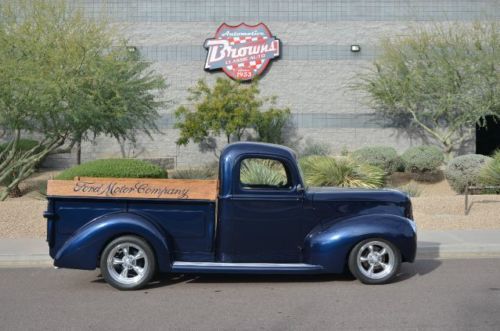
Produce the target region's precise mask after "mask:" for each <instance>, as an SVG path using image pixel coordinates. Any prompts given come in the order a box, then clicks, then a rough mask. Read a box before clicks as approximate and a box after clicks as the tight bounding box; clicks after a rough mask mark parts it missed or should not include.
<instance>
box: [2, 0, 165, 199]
mask: <svg viewBox="0 0 500 331" xmlns="http://www.w3.org/2000/svg"><path fill="white" fill-rule="evenodd" d="M77 7H78V6H77ZM115 32H117V29H110V28H109V26H108V25H107V24H106V22H104V21H99V20H98V19H89V18H87V17H86V15H85V14H84V13H83V11H82V10H80V9H78V8H76V7H75V6H72V5H71V3H70V1H65V0H53V1H46V0H30V1H27V0H22V1H2V2H1V4H0V59H1V61H0V127H1V128H2V130H4V131H5V132H6V133H7V134H6V135H5V136H4V138H5V139H8V144H7V147H6V149H5V150H4V151H3V152H2V153H0V154H1V155H3V156H4V157H3V158H1V159H2V160H0V182H2V181H3V180H4V179H5V178H7V177H11V176H12V175H13V174H15V178H14V179H13V180H12V182H11V183H10V184H9V185H8V186H6V187H5V188H3V189H2V190H0V200H4V199H5V198H6V197H7V196H8V195H9V193H10V192H11V191H12V190H13V189H15V187H17V185H19V183H20V182H22V181H23V180H25V179H27V178H28V177H29V176H30V175H31V174H32V173H33V172H34V171H35V167H36V165H37V164H38V163H40V162H41V160H42V159H43V158H44V157H46V156H47V155H48V154H50V153H53V152H55V151H56V150H60V148H61V147H62V146H65V148H64V149H65V150H70V149H71V148H72V147H74V146H79V145H80V143H81V142H82V141H86V140H92V139H94V138H95V137H96V136H99V135H106V136H109V137H114V138H116V139H119V138H120V139H122V140H123V139H127V140H129V141H135V138H136V136H137V134H139V133H141V132H144V133H146V134H148V135H150V134H151V133H154V132H159V130H158V129H157V126H156V121H157V119H158V117H159V113H158V109H160V108H161V107H163V105H164V102H162V101H160V100H159V98H158V97H161V93H160V92H161V90H162V89H163V88H164V87H165V82H164V78H163V76H162V75H159V74H157V73H154V72H153V71H152V69H151V63H149V62H148V61H143V60H142V59H141V58H140V54H139V53H138V52H130V51H129V50H128V49H127V47H126V44H127V40H125V39H124V38H122V37H121V36H119V35H118V34H116V33H115ZM26 134H29V135H31V134H33V135H36V136H38V137H40V139H39V142H38V145H37V146H36V148H32V149H30V150H29V151H27V152H25V153H22V154H17V153H16V146H18V142H19V140H20V139H21V138H22V137H24V135H26ZM77 150H79V149H78V148H77Z"/></svg>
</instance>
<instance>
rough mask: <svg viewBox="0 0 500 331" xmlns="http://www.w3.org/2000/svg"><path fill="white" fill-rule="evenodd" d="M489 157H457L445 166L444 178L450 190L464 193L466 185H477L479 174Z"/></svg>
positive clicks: (474, 155) (471, 155)
mask: <svg viewBox="0 0 500 331" xmlns="http://www.w3.org/2000/svg"><path fill="white" fill-rule="evenodd" d="M489 160H491V158H490V157H487V156H484V155H479V154H467V155H462V156H457V157H456V158H454V159H453V160H451V161H450V162H449V163H448V165H447V166H446V170H445V177H446V179H447V180H448V183H449V184H450V186H451V188H452V189H453V190H454V191H455V192H457V193H464V192H465V187H466V186H467V185H469V186H471V185H477V184H479V182H480V181H479V174H480V172H481V168H483V167H484V165H485V164H486V163H488V161H489Z"/></svg>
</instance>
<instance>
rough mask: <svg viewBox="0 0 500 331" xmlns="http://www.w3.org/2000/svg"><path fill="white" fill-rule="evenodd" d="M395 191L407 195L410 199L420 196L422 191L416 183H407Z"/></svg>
mask: <svg viewBox="0 0 500 331" xmlns="http://www.w3.org/2000/svg"><path fill="white" fill-rule="evenodd" d="M397 189H398V190H400V191H402V192H404V193H406V194H408V196H409V197H411V198H415V197H419V196H420V194H422V189H421V188H420V186H418V184H416V183H408V184H406V185H403V186H400V187H398V188H397Z"/></svg>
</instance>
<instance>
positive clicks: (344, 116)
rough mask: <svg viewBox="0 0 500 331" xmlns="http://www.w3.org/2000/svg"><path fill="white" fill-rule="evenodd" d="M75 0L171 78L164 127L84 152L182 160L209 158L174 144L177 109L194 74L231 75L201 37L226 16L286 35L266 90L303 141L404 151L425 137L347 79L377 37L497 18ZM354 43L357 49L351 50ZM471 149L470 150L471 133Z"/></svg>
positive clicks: (392, 7)
mask: <svg viewBox="0 0 500 331" xmlns="http://www.w3.org/2000/svg"><path fill="white" fill-rule="evenodd" d="M73 5H74V6H75V7H80V8H82V9H83V10H84V11H85V13H86V14H87V15H88V16H90V17H95V18H99V17H104V18H105V19H107V20H108V21H110V22H111V23H112V24H113V25H114V26H115V27H118V28H119V29H120V30H121V31H122V32H123V34H124V36H125V37H127V38H128V39H129V44H130V45H133V46H135V47H136V49H137V50H138V51H139V52H140V54H141V56H143V57H144V58H145V59H146V60H148V61H152V62H153V68H154V70H156V71H158V72H159V73H161V74H162V75H164V76H165V78H166V81H167V84H168V88H167V89H166V90H165V92H164V96H163V97H164V98H165V99H166V100H168V106H167V107H166V108H165V109H163V110H162V119H161V121H160V123H159V127H160V129H161V130H162V132H163V134H161V135H160V134H158V135H154V140H150V139H149V138H147V137H140V139H139V141H138V144H137V145H136V146H130V145H128V144H125V145H124V146H120V145H119V144H118V143H117V142H116V141H114V140H112V139H107V138H98V139H97V140H96V141H95V142H94V143H92V144H91V143H86V144H84V146H83V154H82V157H83V161H86V160H90V159H95V158H104V157H118V156H121V155H126V156H129V157H139V158H170V159H171V161H169V162H170V163H171V164H174V165H177V166H179V167H184V166H189V165H194V164H199V163H202V162H206V161H211V160H212V155H211V154H203V153H201V152H200V151H199V148H198V146H197V145H194V144H190V145H189V146H186V147H177V146H176V144H175V140H176V139H177V135H178V132H177V130H175V129H173V124H174V117H173V112H174V110H175V109H176V108H177V107H178V106H180V105H182V104H186V103H187V100H186V97H187V95H188V91H187V89H188V88H189V87H192V86H193V85H194V84H195V83H196V82H197V80H199V79H200V78H204V79H206V80H207V81H208V82H212V81H214V80H215V78H216V77H219V76H225V74H224V73H222V72H206V71H205V70H204V62H205V58H206V55H207V50H206V49H205V48H204V47H203V44H204V41H205V40H206V39H208V38H213V37H214V35H215V31H216V30H217V28H218V27H219V26H220V25H221V24H222V23H227V24H231V25H236V24H239V23H242V22H244V23H247V24H257V23H259V22H263V23H265V24H266V25H267V26H268V27H269V29H270V30H271V32H272V34H273V35H274V36H276V37H277V38H279V39H280V40H281V56H280V58H279V59H278V60H275V61H273V62H272V63H271V64H270V66H269V67H268V68H267V70H266V72H265V74H264V76H263V77H262V79H261V82H260V86H261V93H262V95H268V96H270V95H274V96H277V98H278V99H277V100H278V104H279V105H280V106H287V107H289V108H290V110H291V112H292V118H293V123H294V125H295V127H296V130H295V135H296V136H297V139H298V141H299V142H300V143H302V144H303V143H304V142H305V141H306V140H309V141H314V142H317V143H324V144H328V145H329V146H330V148H331V150H332V152H339V151H340V150H342V149H345V148H347V149H348V150H354V149H356V148H359V147H362V146H366V145H375V144H381V145H387V146H393V147H395V148H396V149H397V150H399V151H403V150H404V149H406V148H407V147H408V146H410V145H418V144H421V143H422V140H421V138H419V137H416V136H412V135H411V134H410V133H409V132H406V131H405V130H404V129H401V128H397V127H387V126H386V125H384V124H381V123H380V122H378V121H375V120H374V118H373V112H372V110H371V109H370V108H369V106H367V103H366V98H365V96H363V94H362V93H360V92H357V91H356V90H354V89H352V88H351V85H352V83H353V82H354V81H355V80H356V79H357V78H359V77H360V76H361V75H363V73H366V70H369V69H370V67H371V65H372V63H373V60H374V59H375V57H376V56H377V53H378V52H379V49H378V43H379V41H380V39H381V38H382V37H390V36H399V35H405V34H409V33H411V31H412V27H413V26H415V25H429V24H433V23H435V22H449V21H459V22H466V23H467V22H472V21H474V20H481V19H483V18H484V17H488V18H489V19H491V18H493V19H499V18H500V2H499V1H498V0H473V1H465V0H415V1H401V0H359V1H352V0H338V1H333V0H332V1H328V0H305V1H300V0H255V1H244V0H238V1H224V0H165V1H160V0H122V1H119V0H113V1H105V0H102V1H101V0H85V1H74V3H73ZM351 45H359V46H360V48H361V51H360V52H352V51H351ZM220 144H223V142H222V140H221V142H220ZM466 148H468V149H469V150H471V151H474V149H475V145H474V137H471V141H470V145H469V146H468V147H467V146H466Z"/></svg>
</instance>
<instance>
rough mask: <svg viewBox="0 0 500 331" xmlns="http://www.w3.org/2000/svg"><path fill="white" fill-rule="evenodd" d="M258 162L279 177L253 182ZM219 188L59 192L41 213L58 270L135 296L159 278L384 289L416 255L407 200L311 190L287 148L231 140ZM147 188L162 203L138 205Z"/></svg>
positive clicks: (395, 194) (87, 183) (83, 185)
mask: <svg viewBox="0 0 500 331" xmlns="http://www.w3.org/2000/svg"><path fill="white" fill-rule="evenodd" d="M255 163H260V164H261V165H268V166H269V167H272V169H273V171H275V173H278V177H279V178H278V180H274V181H265V180H262V178H261V177H259V176H255V175H254V176H252V174H251V173H249V171H248V170H249V168H250V167H251V166H252V164H255ZM75 181H76V179H75ZM164 181H165V183H167V184H168V183H170V182H169V181H173V180H170V179H166V180H164ZM178 181H179V180H178ZM56 182H57V181H56ZM213 182H214V183H215V186H216V194H214V198H207V199H204V198H190V197H189V195H188V193H187V192H188V191H189V190H186V191H182V190H181V189H178V190H177V189H173V188H171V187H170V188H168V185H167V184H165V185H166V186H165V187H164V188H163V189H158V188H153V187H152V186H147V185H146V184H140V183H139V179H138V180H137V183H136V184H134V185H132V186H130V187H128V188H127V187H125V186H120V187H119V186H117V185H115V184H110V185H111V186H109V185H108V186H106V187H107V188H106V192H105V193H103V192H104V191H103V185H102V184H101V185H100V186H95V185H94V186H92V184H95V183H94V182H93V181H92V179H79V181H76V182H75V183H76V184H75V185H74V189H73V190H72V191H71V192H72V194H71V195H64V194H60V193H57V190H56V189H55V188H53V189H52V193H50V192H49V196H48V208H47V211H46V212H45V214H44V216H45V217H46V218H47V241H48V243H49V247H50V256H51V257H52V258H53V259H54V265H55V266H56V267H60V268H74V269H85V270H92V269H96V268H100V269H101V274H102V275H103V277H104V279H105V280H106V281H107V282H108V283H109V284H110V285H112V286H114V287H116V288H118V289H121V290H132V289H138V288H141V287H143V286H144V285H146V284H147V283H148V282H149V281H150V280H151V279H152V277H153V276H154V275H155V273H157V272H160V273H248V274H250V273H259V274H320V273H332V274H333V273H344V272H348V271H350V272H351V273H352V274H353V275H354V276H355V277H357V278H358V279H359V280H360V281H361V282H363V283H366V284H382V283H386V282H389V281H390V280H392V279H393V278H394V277H395V276H396V275H397V273H398V269H399V267H400V265H401V263H402V262H413V261H414V259H415V255H416V249H417V239H416V227H415V223H414V220H413V216H412V207H411V202H410V199H409V198H408V197H407V196H406V195H405V194H403V193H401V192H399V191H395V190H389V189H382V190H371V189H348V188H335V187H328V188H326V187H323V188H316V187H307V186H306V185H305V183H304V180H303V177H302V175H301V170H300V167H299V166H298V163H297V158H296V155H295V153H294V152H293V151H292V150H291V149H289V148H286V147H283V146H278V145H271V144H261V143H234V144H230V145H228V146H227V147H226V148H225V149H224V150H223V152H222V153H221V157H220V162H219V180H218V181H213ZM186 183H187V182H186ZM56 184H58V183H52V184H51V183H49V186H50V185H52V186H54V187H55V185H56ZM177 184H178V183H177ZM58 185H59V184H58ZM72 185H73V184H72ZM96 187H97V188H96ZM110 187H111V189H110ZM99 190H101V191H100V193H99ZM147 190H149V191H147ZM139 191H140V192H143V193H144V192H149V193H151V194H153V195H154V198H144V197H137V196H139V195H138V193H140V192H139ZM88 192H91V193H92V192H94V193H96V192H97V193H96V194H94V195H91V196H86V195H85V194H87V193H88ZM110 192H111V193H113V192H119V193H121V194H125V196H127V197H123V195H122V196H121V197H117V196H113V194H111V193H110ZM172 192H173V193H172ZM84 193H85V194H84ZM101 193H103V194H101ZM163 193H165V195H161V194H163ZM170 193H172V194H174V195H168V194H170ZM127 194H128V195H127ZM134 194H135V195H134ZM175 194H177V195H175ZM117 195H118V194H117Z"/></svg>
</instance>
